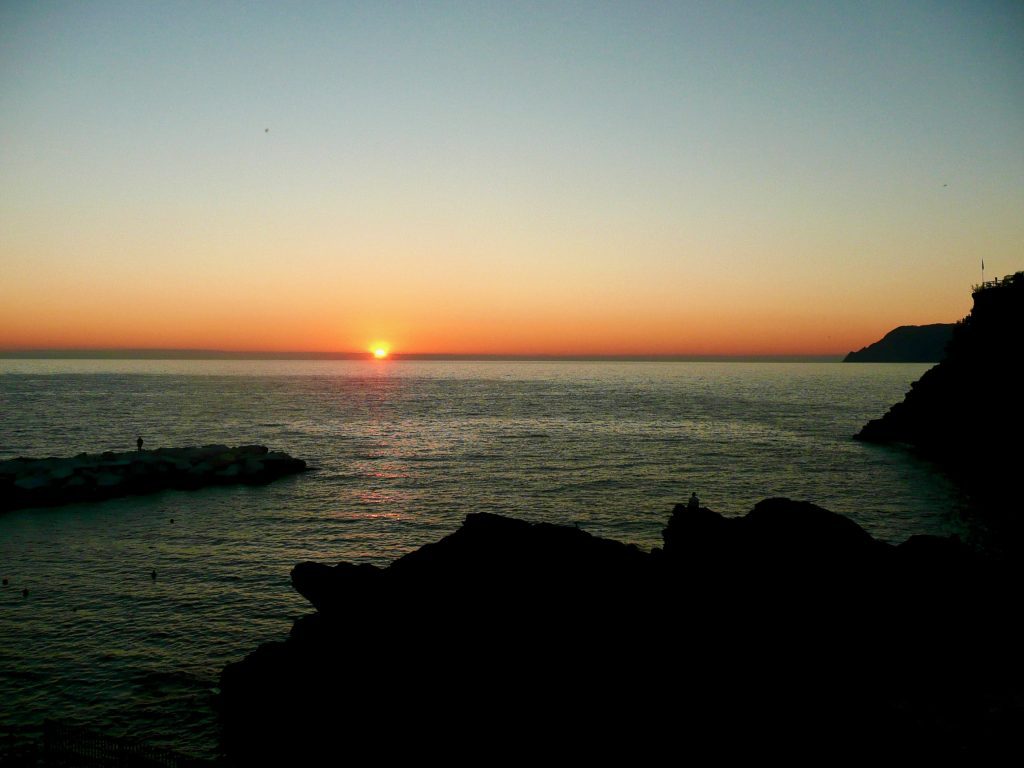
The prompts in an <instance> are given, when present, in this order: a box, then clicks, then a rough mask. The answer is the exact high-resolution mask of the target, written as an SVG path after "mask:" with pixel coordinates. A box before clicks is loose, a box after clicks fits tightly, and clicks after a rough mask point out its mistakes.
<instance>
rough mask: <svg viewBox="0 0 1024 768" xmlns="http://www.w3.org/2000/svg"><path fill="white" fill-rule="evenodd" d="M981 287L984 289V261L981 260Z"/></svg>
mask: <svg viewBox="0 0 1024 768" xmlns="http://www.w3.org/2000/svg"><path fill="white" fill-rule="evenodd" d="M981 287H982V288H984V287H985V259H984V258H983V259H982V260H981Z"/></svg>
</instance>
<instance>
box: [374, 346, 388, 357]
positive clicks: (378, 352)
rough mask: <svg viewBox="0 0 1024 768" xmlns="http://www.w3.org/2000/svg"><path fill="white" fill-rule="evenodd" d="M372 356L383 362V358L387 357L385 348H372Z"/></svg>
mask: <svg viewBox="0 0 1024 768" xmlns="http://www.w3.org/2000/svg"><path fill="white" fill-rule="evenodd" d="M373 356H374V357H375V358H377V359H378V360H383V359H384V358H385V357H387V356H388V350H387V347H374V349H373Z"/></svg>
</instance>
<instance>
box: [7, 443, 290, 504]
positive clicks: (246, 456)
mask: <svg viewBox="0 0 1024 768" xmlns="http://www.w3.org/2000/svg"><path fill="white" fill-rule="evenodd" d="M305 469H306V462H304V461H303V460H301V459H295V458H292V457H291V456H289V455H288V454H286V453H281V452H279V451H271V450H269V449H267V448H266V447H265V446H262V445H242V446H238V447H236V448H229V447H228V446H226V445H204V446H201V447H187V448H158V449H157V450H154V451H143V450H138V451H125V452H121V453H117V452H114V451H105V452H103V453H80V454H78V455H77V456H71V457H67V458H56V457H50V458H45V459H26V458H17V459H9V460H7V461H2V462H0V510H10V509H19V508H22V507H43V506H54V505H58V504H71V503H73V502H78V501H101V500H103V499H110V498H114V497H116V496H128V495H132V494H144V493H154V492H156V491H162V490H166V489H171V488H179V489H195V488H203V487H205V486H209V485H227V484H233V483H249V484H262V483H268V482H270V481H271V480H275V479H277V478H279V477H283V476H285V475H290V474H294V473H296V472H302V471H303V470H305Z"/></svg>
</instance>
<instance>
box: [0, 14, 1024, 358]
mask: <svg viewBox="0 0 1024 768" xmlns="http://www.w3.org/2000/svg"><path fill="white" fill-rule="evenodd" d="M982 259H984V261H985V277H986V278H991V277H994V276H997V275H1003V274H1008V273H1011V272H1014V271H1017V270H1020V269H1024V3H1020V2H1005V3H997V2H978V1H975V2H964V3H955V2H892V0H887V1H885V2H828V3H822V2H806V3H805V2H757V3H750V2H743V3H731V2H707V3H695V2H694V3H691V2H677V3H656V2H642V3H632V2H631V3H624V2H623V3H603V2H594V1H592V2H579V3H570V2H565V3H558V2H547V3H531V2H515V3H508V2H499V3H490V2H471V3H448V2H431V3H421V2H401V3H388V2H381V1H380V0H376V1H375V2H367V3H356V2H352V3H341V2H338V3H326V2H312V1H311V2H304V3H258V2H245V3H233V2H218V3H208V2H197V3H191V2H186V1H184V0H176V1H175V2H166V3H164V2H144V3H140V2H135V1H133V2H125V3H115V2H103V1H102V0H98V1H97V2H90V3H79V2H66V3H64V2H45V1H42V0H41V1H33V2H15V1H12V0H2V1H0V350H12V349H27V348H88V347H103V348H189V349H196V348H200V349H225V350H268V351H274V350H309V351H318V352H355V351H364V350H368V349H371V348H373V347H375V346H379V345H385V346H387V347H389V348H390V349H391V350H392V351H393V352H396V353H403V352H404V353H455V354H473V353H483V354H545V355H558V354H577V355H579V354H600V355H607V354H630V355H659V354H686V355H700V354H709V355H711V354H713V355H723V354H724V355H732V354H735V355H756V354H773V355H780V354H781V355H786V354H836V353H840V354H841V353H845V352H846V351H849V350H851V349H857V348H860V347H862V346H864V345H865V344H868V343H870V342H872V341H874V340H876V339H878V338H880V337H881V336H882V335H883V334H884V333H885V332H887V331H888V330H890V329H891V328H893V327H895V326H897V325H905V324H923V323H932V322H952V321H954V320H957V319H959V318H960V317H962V316H964V315H965V314H966V313H967V311H968V310H969V309H970V288H971V285H972V284H974V283H977V282H978V281H979V280H980V279H981V261H982Z"/></svg>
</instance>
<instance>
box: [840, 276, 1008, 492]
mask: <svg viewBox="0 0 1024 768" xmlns="http://www.w3.org/2000/svg"><path fill="white" fill-rule="evenodd" d="M973 297H974V306H973V308H972V309H971V312H970V314H969V315H968V316H967V317H966V318H964V319H963V320H962V321H960V322H959V323H957V325H956V328H955V329H954V331H953V337H952V339H951V340H950V342H949V346H948V347H947V349H946V357H945V359H944V360H943V361H942V362H941V363H939V364H938V365H936V366H935V367H934V368H931V369H930V370H928V371H926V372H925V374H924V375H923V376H922V377H921V378H920V379H919V380H918V381H915V382H914V383H913V384H912V385H911V388H910V391H909V392H907V394H906V396H905V397H904V399H903V402H900V403H896V404H895V405H893V406H892V407H891V408H890V409H889V412H888V413H886V414H885V415H884V416H882V417H881V418H879V419H875V420H873V421H870V422H868V423H867V424H866V425H865V426H864V428H863V429H861V431H860V432H859V433H858V434H857V435H856V436H855V437H856V438H857V439H858V440H863V441H866V442H872V443H903V444H906V445H910V446H912V447H913V448H915V449H916V450H917V451H919V452H920V453H921V454H923V455H925V456H927V457H928V458H930V459H933V460H935V461H936V462H938V463H940V464H942V465H944V466H945V467H947V468H948V469H949V470H950V471H951V472H953V473H954V474H955V475H956V476H957V477H959V478H960V479H962V480H963V481H965V483H966V485H967V487H968V489H969V491H970V492H971V493H972V494H973V495H974V497H975V498H977V499H978V500H979V501H981V502H982V503H983V504H985V505H986V506H987V507H989V508H995V507H1002V508H1007V509H1008V508H1010V507H1011V506H1012V507H1014V508H1019V504H1020V502H1019V493H1018V488H1017V486H1018V483H1017V475H1018V474H1019V472H1020V455H1021V452H1020V449H1019V447H1018V441H1019V440H1020V438H1021V435H1022V430H1024V407H1022V399H1021V386H1020V369H1021V366H1022V365H1024V272H1017V273H1016V274H1014V275H1010V276H1009V277H1006V278H1004V279H1002V280H993V281H990V282H987V283H984V284H983V285H980V286H977V287H976V288H975V289H974V292H973Z"/></svg>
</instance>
